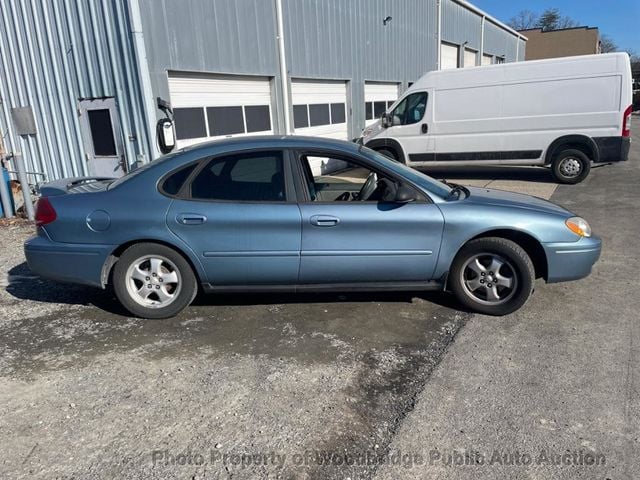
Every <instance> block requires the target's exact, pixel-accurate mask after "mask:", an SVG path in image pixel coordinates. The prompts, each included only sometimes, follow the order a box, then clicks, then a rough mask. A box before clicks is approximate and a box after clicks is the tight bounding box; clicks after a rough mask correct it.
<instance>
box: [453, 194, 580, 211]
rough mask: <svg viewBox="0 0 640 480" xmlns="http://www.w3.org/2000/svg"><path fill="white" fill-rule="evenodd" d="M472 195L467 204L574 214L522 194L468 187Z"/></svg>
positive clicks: (537, 198)
mask: <svg viewBox="0 0 640 480" xmlns="http://www.w3.org/2000/svg"><path fill="white" fill-rule="evenodd" d="M467 188H468V190H469V192H470V195H469V196H468V197H467V198H466V199H465V200H464V202H466V203H474V204H479V205H494V206H500V207H511V208H514V207H515V208H524V209H527V210H536V211H538V212H545V213H552V214H555V215H561V216H563V217H572V216H573V214H572V213H571V212H570V211H569V210H567V209H566V208H563V207H561V206H559V205H556V204H555V203H551V202H549V201H547V200H544V199H542V198H539V197H533V196H531V195H524V194H522V193H513V192H505V191H503V190H494V189H490V188H478V187H467Z"/></svg>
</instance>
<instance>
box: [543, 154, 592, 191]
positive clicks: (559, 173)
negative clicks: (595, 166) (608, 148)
mask: <svg viewBox="0 0 640 480" xmlns="http://www.w3.org/2000/svg"><path fill="white" fill-rule="evenodd" d="M590 170H591V160H590V159H589V157H587V156H586V155H585V154H584V152H581V151H580V150H575V149H567V150H562V151H561V152H560V153H559V154H558V155H557V156H556V158H555V159H554V160H553V163H552V164H551V171H552V172H553V177H554V178H555V179H556V180H557V181H558V182H559V183H566V184H575V183H580V182H581V181H583V180H584V179H585V178H587V175H589V171H590Z"/></svg>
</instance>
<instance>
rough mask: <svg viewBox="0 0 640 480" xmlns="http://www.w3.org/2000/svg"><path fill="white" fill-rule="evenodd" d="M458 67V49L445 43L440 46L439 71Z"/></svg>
mask: <svg viewBox="0 0 640 480" xmlns="http://www.w3.org/2000/svg"><path fill="white" fill-rule="evenodd" d="M458 66H459V65H458V47H457V46H455V45H449V44H447V43H443V44H442V45H440V70H446V69H447V68H458Z"/></svg>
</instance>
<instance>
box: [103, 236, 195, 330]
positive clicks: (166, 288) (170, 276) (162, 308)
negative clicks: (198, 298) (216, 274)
mask: <svg viewBox="0 0 640 480" xmlns="http://www.w3.org/2000/svg"><path fill="white" fill-rule="evenodd" d="M113 287H114V290H115V293H116V297H118V300H120V303H121V304H122V305H123V306H124V308H126V309H127V310H128V311H129V312H131V313H132V314H133V315H135V316H136V317H142V318H151V319H160V318H169V317H173V316H175V315H177V314H178V313H179V312H180V311H181V310H183V309H184V308H185V307H187V306H188V305H189V304H190V303H191V302H192V301H193V299H194V297H195V295H196V293H197V291H198V286H197V281H196V277H195V275H194V273H193V270H192V269H191V266H190V265H189V263H188V262H187V261H186V260H185V259H184V257H183V256H182V255H180V254H179V253H178V252H176V251H175V250H172V249H171V248H169V247H166V246H164V245H158V244H155V243H139V244H136V245H133V246H131V247H129V248H128V249H127V250H125V251H124V253H123V254H122V255H121V256H120V259H119V260H118V262H117V263H116V265H115V267H114V270H113Z"/></svg>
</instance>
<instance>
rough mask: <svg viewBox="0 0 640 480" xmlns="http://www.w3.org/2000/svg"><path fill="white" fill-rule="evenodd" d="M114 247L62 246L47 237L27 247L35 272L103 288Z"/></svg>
mask: <svg viewBox="0 0 640 480" xmlns="http://www.w3.org/2000/svg"><path fill="white" fill-rule="evenodd" d="M114 248H115V247H114V246H113V245H86V244H79V243H59V242H54V241H52V240H50V239H49V238H48V237H46V236H35V237H31V238H30V239H29V240H27V241H26V242H25V243H24V256H25V257H26V259H27V264H28V265H29V268H30V269H31V271H32V272H33V273H35V274H37V275H40V276H41V277H45V278H50V279H52V280H57V281H60V282H70V283H79V284H82V285H91V286H95V287H102V286H103V282H102V269H103V267H104V264H105V261H106V260H107V258H108V257H109V255H110V254H111V252H112V251H113V250H114Z"/></svg>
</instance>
